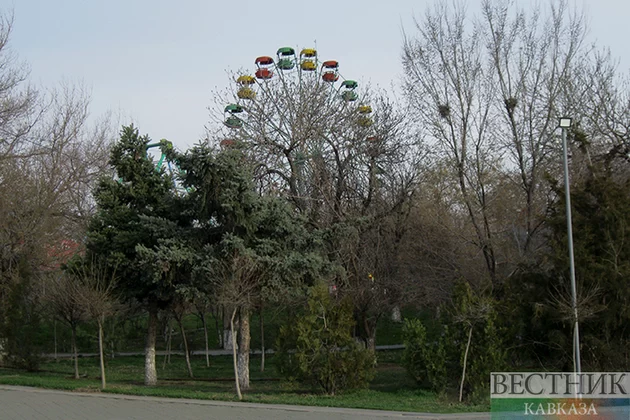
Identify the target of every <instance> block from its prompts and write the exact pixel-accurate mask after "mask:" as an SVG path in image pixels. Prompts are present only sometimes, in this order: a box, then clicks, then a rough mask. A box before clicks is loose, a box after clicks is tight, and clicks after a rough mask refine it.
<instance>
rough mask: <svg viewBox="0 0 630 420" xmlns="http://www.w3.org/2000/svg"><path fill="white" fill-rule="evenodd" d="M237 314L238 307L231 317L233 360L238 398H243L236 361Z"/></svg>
mask: <svg viewBox="0 0 630 420" xmlns="http://www.w3.org/2000/svg"><path fill="white" fill-rule="evenodd" d="M235 316H236V308H234V310H233V311H232V317H231V318H230V329H231V330H232V361H233V362H234V382H236V395H238V399H239V400H242V399H243V394H241V387H240V385H239V381H238V364H237V362H236V335H234V317H235Z"/></svg>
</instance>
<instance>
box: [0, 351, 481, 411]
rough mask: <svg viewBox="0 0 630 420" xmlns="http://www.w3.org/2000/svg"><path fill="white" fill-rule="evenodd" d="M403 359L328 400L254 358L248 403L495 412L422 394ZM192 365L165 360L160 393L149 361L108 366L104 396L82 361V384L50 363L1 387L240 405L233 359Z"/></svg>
mask: <svg viewBox="0 0 630 420" xmlns="http://www.w3.org/2000/svg"><path fill="white" fill-rule="evenodd" d="M399 358H400V352H395V351H392V352H379V360H380V362H379V366H378V367H377V372H376V377H375V378H374V380H373V381H372V384H371V385H370V387H369V389H362V390H356V391H351V392H346V393H343V394H340V395H335V396H327V395H323V394H321V392H319V390H318V389H316V388H312V387H309V386H305V385H303V384H297V383H292V382H288V381H286V380H284V379H281V378H279V377H278V375H277V373H276V371H275V369H274V366H273V365H272V363H273V358H272V357H271V356H268V357H267V369H266V370H265V372H260V356H253V357H252V359H251V362H250V377H251V389H250V390H249V391H247V392H246V393H245V394H244V401H247V402H257V403H269V404H290V405H312V406H326V407H345V408H366V409H377V410H395V411H416V412H432V413H456V412H474V411H488V410H489V406H485V405H468V404H460V403H458V402H456V401H453V400H451V399H449V398H447V397H444V396H438V395H436V394H434V393H431V392H428V391H424V390H420V389H418V388H417V386H416V384H415V383H414V381H413V380H412V379H411V378H409V377H408V376H407V374H406V372H405V370H404V369H403V368H401V367H400V366H399V364H398V363H397V362H398V359H399ZM192 362H193V372H194V374H195V378H194V379H191V378H187V377H186V376H187V375H186V367H185V362H184V358H183V356H171V361H170V363H167V364H165V365H164V364H163V363H164V360H163V358H162V357H160V358H158V359H157V364H158V377H159V381H158V385H157V386H155V387H146V386H144V385H143V384H142V381H143V377H144V360H143V358H142V357H137V356H135V357H119V358H116V359H109V360H108V362H107V389H106V390H104V391H101V390H100V374H99V368H98V359H97V358H82V359H80V360H79V370H80V374H81V378H80V379H73V378H72V373H73V365H72V361H71V360H59V361H57V362H55V361H52V360H50V361H46V362H45V363H43V364H42V365H41V371H39V372H26V371H22V370H15V369H9V368H0V383H1V384H5V385H22V386H35V387H40V388H52V389H62V390H69V391H82V392H108V393H117V394H128V395H144V396H155V397H170V398H194V399H208V400H221V401H237V398H236V396H235V392H234V382H233V372H232V361H231V358H230V357H229V356H216V357H212V358H211V365H210V367H207V366H206V364H205V358H203V357H194V358H193V359H192Z"/></svg>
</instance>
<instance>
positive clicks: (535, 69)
mask: <svg viewBox="0 0 630 420" xmlns="http://www.w3.org/2000/svg"><path fill="white" fill-rule="evenodd" d="M416 30H417V35H416V36H414V37H410V36H406V37H405V42H404V47H403V65H404V70H405V75H406V79H405V89H406V92H407V93H408V101H409V103H410V105H411V109H412V112H413V114H414V117H415V122H416V123H417V126H418V128H419V129H420V130H423V131H424V133H426V134H427V135H428V138H427V141H429V142H430V143H432V144H434V145H435V150H436V153H435V162H438V163H439V164H441V165H443V169H444V170H445V171H446V172H445V173H444V175H447V176H450V177H452V179H453V180H454V185H456V186H457V190H456V195H455V196H454V197H455V198H457V201H459V208H458V206H457V202H454V203H453V205H454V207H452V210H453V211H454V212H455V213H456V214H460V215H462V216H465V220H467V227H470V230H471V235H469V236H467V237H465V239H466V240H467V241H469V242H470V243H472V244H474V246H475V247H476V248H477V249H478V250H479V251H480V253H481V255H482V256H483V261H484V264H485V266H486V277H487V279H488V280H489V281H490V283H491V284H492V286H493V287H496V286H498V285H500V283H501V281H502V280H501V279H503V278H505V277H506V276H509V275H511V274H512V273H513V272H514V270H515V269H516V268H517V266H518V264H519V263H521V262H525V261H531V258H532V256H533V255H535V254H536V252H537V251H538V250H539V248H540V246H541V244H542V243H543V242H544V241H543V240H542V239H543V238H542V236H541V235H540V232H541V227H542V223H543V219H544V215H545V213H546V211H547V209H548V205H549V204H550V202H551V200H550V196H549V190H550V189H549V186H548V184H546V181H545V179H544V177H543V175H544V174H545V173H547V172H549V173H552V174H555V173H557V169H558V165H557V164H555V163H554V160H556V158H557V156H558V155H557V154H558V147H557V145H556V144H555V143H554V142H555V134H554V130H555V129H556V122H557V118H558V117H559V116H560V115H562V114H563V113H564V112H566V111H568V110H570V109H572V108H571V107H573V108H576V106H575V105H576V104H578V103H579V99H575V100H572V99H571V98H570V96H569V95H567V92H568V90H569V88H570V84H571V83H570V81H571V77H572V74H574V72H575V70H576V69H577V68H578V64H579V63H580V62H582V61H583V60H585V59H587V58H588V52H589V50H588V49H587V48H586V47H585V45H584V44H585V33H586V26H585V23H584V17H583V15H582V14H580V13H579V12H578V11H576V10H573V9H571V8H570V7H569V6H568V4H567V2H565V1H561V2H558V3H553V4H550V6H549V7H548V8H543V7H541V6H537V7H534V8H533V9H532V8H530V9H529V10H527V11H525V10H523V9H520V8H519V7H518V5H517V4H516V2H514V1H510V0H507V1H502V0H497V1H491V0H486V1H484V2H483V4H482V9H481V16H480V17H479V16H478V17H474V16H473V15H472V14H471V13H468V10H467V9H466V7H465V6H464V5H463V3H461V2H455V3H454V4H453V5H452V6H450V5H448V4H447V3H446V2H436V3H435V6H434V7H433V8H432V9H430V10H428V11H427V12H426V14H425V16H424V18H422V19H421V20H418V21H416ZM510 214H512V215H514V214H520V215H521V217H519V218H518V220H515V219H514V218H512V217H510V216H509V215H510ZM506 216H507V217H506ZM467 231H468V229H464V230H461V232H464V233H465V232H467Z"/></svg>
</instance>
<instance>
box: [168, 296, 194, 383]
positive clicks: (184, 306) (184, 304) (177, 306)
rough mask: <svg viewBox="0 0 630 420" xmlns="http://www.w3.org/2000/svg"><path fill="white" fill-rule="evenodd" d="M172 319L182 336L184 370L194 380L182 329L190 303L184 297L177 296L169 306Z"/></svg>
mask: <svg viewBox="0 0 630 420" xmlns="http://www.w3.org/2000/svg"><path fill="white" fill-rule="evenodd" d="M170 310H171V313H172V314H173V318H175V321H177V325H179V332H180V333H181V335H182V343H183V344H184V358H185V359H186V368H187V369H188V376H189V377H190V378H194V375H193V370H192V366H191V364H190V351H189V349H188V340H187V339H186V329H185V328H184V317H185V316H186V314H188V313H190V303H189V302H188V299H187V298H186V297H185V296H182V295H180V294H178V295H177V296H176V297H175V299H174V300H173V302H172V303H171V305H170Z"/></svg>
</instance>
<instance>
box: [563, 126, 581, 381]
mask: <svg viewBox="0 0 630 420" xmlns="http://www.w3.org/2000/svg"><path fill="white" fill-rule="evenodd" d="M562 151H563V158H564V194H565V203H566V211H567V239H568V246H569V270H570V272H571V297H572V299H573V358H574V359H573V364H574V371H575V373H576V374H577V375H579V374H580V373H581V372H582V366H581V363H580V327H579V324H578V309H577V287H576V285H575V259H574V258H573V227H572V226H573V224H572V222H571V192H570V188H569V159H568V156H567V129H566V128H565V127H563V128H562Z"/></svg>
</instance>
